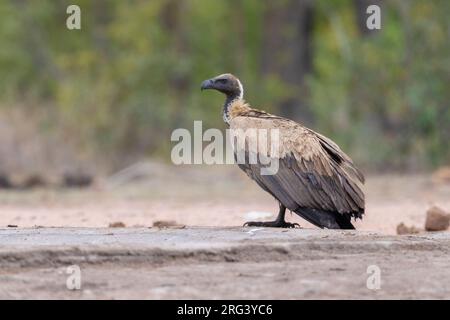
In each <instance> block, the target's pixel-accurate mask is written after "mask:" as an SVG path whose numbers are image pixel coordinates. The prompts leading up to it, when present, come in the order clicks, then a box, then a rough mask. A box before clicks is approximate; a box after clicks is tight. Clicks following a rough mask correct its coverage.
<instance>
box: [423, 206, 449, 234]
mask: <svg viewBox="0 0 450 320" xmlns="http://www.w3.org/2000/svg"><path fill="white" fill-rule="evenodd" d="M449 226H450V214H448V213H447V212H445V211H444V210H443V209H441V208H439V207H436V206H433V207H431V208H430V209H428V211H427V220H426V221H425V230H427V231H443V230H447V229H448V227H449Z"/></svg>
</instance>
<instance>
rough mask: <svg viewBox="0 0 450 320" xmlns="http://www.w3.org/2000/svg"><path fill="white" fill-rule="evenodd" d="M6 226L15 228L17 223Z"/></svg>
mask: <svg viewBox="0 0 450 320" xmlns="http://www.w3.org/2000/svg"><path fill="white" fill-rule="evenodd" d="M7 227H8V228H17V224H8V225H7Z"/></svg>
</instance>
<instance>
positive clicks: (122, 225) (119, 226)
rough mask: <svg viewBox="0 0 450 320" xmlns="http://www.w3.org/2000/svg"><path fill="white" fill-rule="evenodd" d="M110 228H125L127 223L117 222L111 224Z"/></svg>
mask: <svg viewBox="0 0 450 320" xmlns="http://www.w3.org/2000/svg"><path fill="white" fill-rule="evenodd" d="M109 227H110V228H125V223H123V222H121V221H117V222H112V223H110V224H109Z"/></svg>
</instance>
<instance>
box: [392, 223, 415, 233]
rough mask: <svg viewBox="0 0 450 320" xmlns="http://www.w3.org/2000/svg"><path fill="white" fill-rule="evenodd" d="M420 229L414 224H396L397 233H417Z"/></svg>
mask: <svg viewBox="0 0 450 320" xmlns="http://www.w3.org/2000/svg"><path fill="white" fill-rule="evenodd" d="M419 232H420V230H419V229H418V228H416V227H414V226H411V227H408V226H406V225H405V224H404V223H403V222H402V223H400V224H399V225H398V226H397V234H398V235H402V234H417V233H419Z"/></svg>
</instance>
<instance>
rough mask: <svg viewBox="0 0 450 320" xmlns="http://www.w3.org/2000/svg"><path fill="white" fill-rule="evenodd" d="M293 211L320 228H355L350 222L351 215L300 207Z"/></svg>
mask: <svg viewBox="0 0 450 320" xmlns="http://www.w3.org/2000/svg"><path fill="white" fill-rule="evenodd" d="M294 212H295V213H296V214H298V215H299V216H300V217H302V218H303V219H305V220H307V221H308V222H311V223H312V224H314V225H315V226H317V227H319V228H322V229H323V228H327V229H355V227H354V226H353V225H352V223H351V222H350V218H351V215H346V214H342V213H339V212H334V211H325V210H318V209H312V208H302V207H300V208H298V209H297V210H294Z"/></svg>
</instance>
